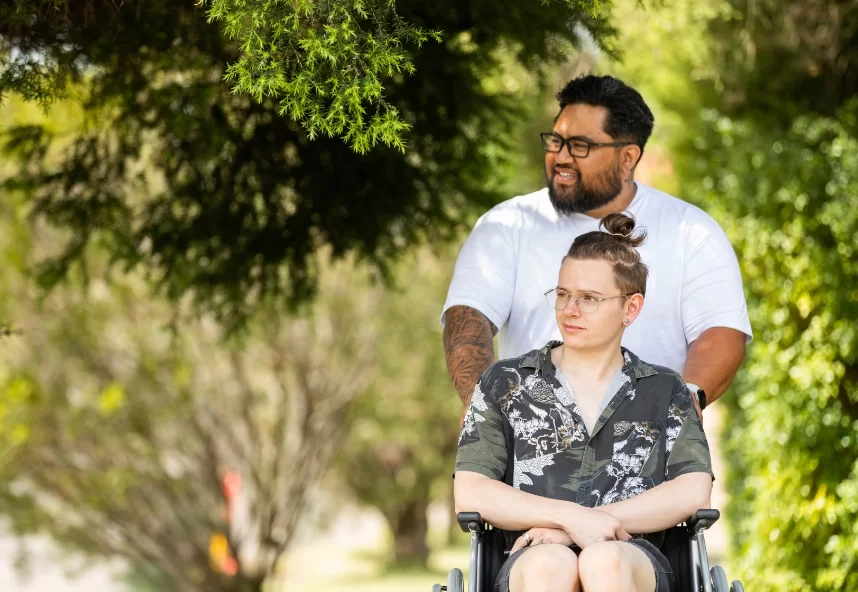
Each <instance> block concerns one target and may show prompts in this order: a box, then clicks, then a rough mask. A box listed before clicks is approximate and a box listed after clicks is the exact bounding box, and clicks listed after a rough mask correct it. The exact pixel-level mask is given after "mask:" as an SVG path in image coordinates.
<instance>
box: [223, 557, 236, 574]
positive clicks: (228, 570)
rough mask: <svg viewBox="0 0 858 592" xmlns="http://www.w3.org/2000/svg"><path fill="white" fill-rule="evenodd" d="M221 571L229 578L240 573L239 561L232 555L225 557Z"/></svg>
mask: <svg viewBox="0 0 858 592" xmlns="http://www.w3.org/2000/svg"><path fill="white" fill-rule="evenodd" d="M220 570H221V572H222V573H224V574H226V575H228V576H234V575H235V574H237V573H238V561H236V560H235V557H233V556H232V555H229V556H227V557H224V559H223V561H222V562H221V564H220Z"/></svg>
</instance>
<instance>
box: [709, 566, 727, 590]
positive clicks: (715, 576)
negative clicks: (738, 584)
mask: <svg viewBox="0 0 858 592" xmlns="http://www.w3.org/2000/svg"><path fill="white" fill-rule="evenodd" d="M709 573H710V574H711V575H712V592H730V585H729V584H727V574H726V573H725V572H724V568H723V567H721V566H720V565H715V566H713V567H712V569H710V570H709Z"/></svg>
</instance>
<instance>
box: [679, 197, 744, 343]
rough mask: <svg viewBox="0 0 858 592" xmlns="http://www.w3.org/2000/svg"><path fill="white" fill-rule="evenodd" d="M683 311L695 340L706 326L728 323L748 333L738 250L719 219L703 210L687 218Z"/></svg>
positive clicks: (688, 338) (690, 336)
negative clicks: (737, 255) (711, 216)
mask: <svg viewBox="0 0 858 592" xmlns="http://www.w3.org/2000/svg"><path fill="white" fill-rule="evenodd" d="M684 232H685V233H686V235H685V237H686V245H687V247H686V249H687V250H686V256H685V260H684V262H683V272H682V276H683V281H682V300H681V315H682V327H683V329H684V331H685V338H686V341H687V342H688V343H692V342H693V341H694V340H696V339H697V338H698V337H700V334H701V333H703V332H704V331H705V330H706V329H710V328H712V327H727V328H730V329H736V330H737V331H741V332H742V333H744V334H745V335H747V336H748V340H749V341H750V339H751V336H752V333H751V323H750V321H749V319H748V307H747V304H746V303H745V293H744V290H743V289H742V274H741V272H740V270H739V262H738V260H737V259H736V253H735V252H734V251H733V247H732V246H731V245H730V241H729V240H727V235H726V234H724V231H723V230H722V229H721V227H720V226H718V223H717V222H715V221H714V220H713V219H712V218H710V217H709V216H708V215H707V214H705V213H704V212H702V211H699V212H695V213H694V214H692V215H691V216H690V217H689V219H687V220H686V224H685V228H684Z"/></svg>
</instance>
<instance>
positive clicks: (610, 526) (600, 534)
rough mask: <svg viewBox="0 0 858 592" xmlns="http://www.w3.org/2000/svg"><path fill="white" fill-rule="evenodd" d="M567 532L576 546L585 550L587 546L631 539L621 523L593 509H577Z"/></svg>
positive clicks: (565, 526) (566, 527)
mask: <svg viewBox="0 0 858 592" xmlns="http://www.w3.org/2000/svg"><path fill="white" fill-rule="evenodd" d="M563 530H565V531H566V532H567V533H568V534H569V536H570V537H571V538H572V540H573V541H574V542H575V544H576V545H578V546H579V547H581V548H582V549H585V548H586V547H587V545H592V544H593V543H601V542H603V541H627V540H629V539H630V538H632V537H631V535H630V534H629V533H627V532H626V530H625V529H624V528H623V525H622V524H620V521H619V520H617V519H616V518H614V517H613V516H611V515H610V514H608V513H606V512H602V511H600V510H596V509H593V508H584V507H580V506H579V507H578V508H576V511H575V513H574V514H573V515H572V516H571V517H570V519H569V521H568V524H564V526H563Z"/></svg>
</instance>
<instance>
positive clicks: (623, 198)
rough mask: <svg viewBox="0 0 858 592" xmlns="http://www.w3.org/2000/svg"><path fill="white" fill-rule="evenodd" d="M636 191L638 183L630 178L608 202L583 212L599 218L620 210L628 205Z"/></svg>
mask: <svg viewBox="0 0 858 592" xmlns="http://www.w3.org/2000/svg"><path fill="white" fill-rule="evenodd" d="M637 192H638V184H637V183H635V182H634V180H630V181H629V182H623V188H622V189H621V190H620V192H619V193H618V194H617V197H615V198H614V199H612V200H611V201H610V202H609V203H606V204H605V205H604V206H602V207H601V208H598V209H595V210H590V211H589V212H585V213H586V214H587V215H588V216H590V217H591V218H596V219H597V220H601V219H602V218H604V217H605V216H607V215H608V214H611V213H613V212H622V211H624V210H626V209H627V208H628V207H629V205H630V204H631V203H632V200H633V199H634V198H635V195H636V194H637Z"/></svg>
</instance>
